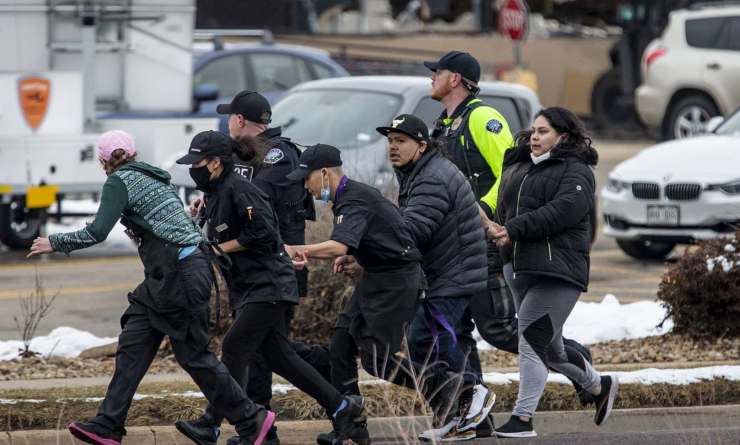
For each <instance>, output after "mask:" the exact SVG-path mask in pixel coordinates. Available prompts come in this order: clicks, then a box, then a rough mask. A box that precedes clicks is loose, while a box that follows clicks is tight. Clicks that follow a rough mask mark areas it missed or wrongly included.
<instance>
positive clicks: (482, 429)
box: [475, 414, 496, 437]
mask: <svg viewBox="0 0 740 445" xmlns="http://www.w3.org/2000/svg"><path fill="white" fill-rule="evenodd" d="M495 425H496V424H495V423H493V416H492V415H490V414H489V415H488V416H487V417H486V418H485V420H483V422H481V423H479V424H478V426H477V427H475V436H476V437H491V434H493V430H494V429H495V428H496V426H495Z"/></svg>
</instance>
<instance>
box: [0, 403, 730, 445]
mask: <svg viewBox="0 0 740 445" xmlns="http://www.w3.org/2000/svg"><path fill="white" fill-rule="evenodd" d="M495 417H496V422H497V424H501V423H502V422H504V421H505V420H506V418H507V414H503V413H500V414H496V415H495ZM739 424H740V406H736V405H729V406H706V407H691V408H668V409H637V410H615V411H614V412H613V413H612V417H611V418H610V419H609V422H607V424H606V425H604V426H602V427H596V426H595V425H594V424H593V413H592V412H591V411H566V412H543V413H538V414H537V418H536V419H535V426H536V428H537V431H538V433H539V434H540V436H539V437H537V438H533V439H497V438H485V439H483V438H481V439H476V440H473V441H468V442H455V443H468V444H475V445H492V444H506V445H571V444H576V445H580V444H583V445H586V444H588V445H591V444H605V445H633V444H650V445H720V444H721V445H725V444H726V445H737V444H738V443H740V427H738V425H739ZM278 425H279V427H278V431H279V434H280V440H281V442H282V443H283V444H284V445H307V444H312V443H315V442H314V438H315V437H316V435H317V434H319V433H321V432H325V431H327V429H328V428H330V424H329V422H328V421H325V420H324V421H298V422H291V421H287V422H286V421H280V419H278ZM368 427H369V429H370V434H371V436H372V438H373V443H374V444H378V445H379V444H385V445H390V444H393V445H397V444H411V443H419V442H417V441H416V440H415V438H416V434H417V433H418V432H419V431H421V430H423V429H425V428H427V427H428V418H423V417H412V418H409V417H405V418H370V419H368ZM127 431H128V434H127V436H126V442H127V443H136V444H139V445H182V444H184V443H190V442H188V441H187V440H185V438H184V437H183V436H182V435H180V434H179V433H178V432H177V431H175V429H174V428H173V427H172V426H171V425H170V426H153V427H129V428H127ZM232 434H233V428H232V427H230V426H228V425H224V426H223V428H222V433H221V438H220V440H219V445H223V444H225V443H226V439H227V438H228V437H229V436H231V435H232ZM10 437H11V438H12V442H9V441H8V440H7V437H6V435H3V436H0V444H3V443H9V444H10V443H33V444H34V445H55V444H56V445H58V444H59V443H67V440H68V434H67V433H66V431H59V432H58V433H57V432H56V431H26V432H14V433H12V435H10ZM155 437H156V440H155ZM403 437H407V438H408V440H401V438H403ZM4 440H5V442H3V441H4Z"/></svg>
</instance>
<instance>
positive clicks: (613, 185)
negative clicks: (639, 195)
mask: <svg viewBox="0 0 740 445" xmlns="http://www.w3.org/2000/svg"><path fill="white" fill-rule="evenodd" d="M629 187H630V183H629V182H624V181H620V180H618V179H614V178H609V180H608V181H607V182H606V189H607V190H609V191H610V192H614V193H619V192H621V191H622V190H627V189H628V188H629Z"/></svg>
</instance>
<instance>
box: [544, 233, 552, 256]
mask: <svg viewBox="0 0 740 445" xmlns="http://www.w3.org/2000/svg"><path fill="white" fill-rule="evenodd" d="M545 241H547V257H548V258H550V261H552V248H550V237H549V236H548V237H545Z"/></svg>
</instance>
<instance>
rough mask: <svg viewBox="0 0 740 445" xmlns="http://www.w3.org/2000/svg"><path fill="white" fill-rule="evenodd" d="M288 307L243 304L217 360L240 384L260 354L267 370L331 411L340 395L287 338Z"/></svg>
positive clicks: (289, 306)
mask: <svg viewBox="0 0 740 445" xmlns="http://www.w3.org/2000/svg"><path fill="white" fill-rule="evenodd" d="M292 307H293V304H291V303H288V302H277V303H247V304H245V305H244V306H243V307H242V308H241V309H240V310H239V313H238V315H237V317H236V320H235V321H234V324H233V325H232V326H231V329H229V332H227V333H226V336H225V337H224V343H223V350H222V356H221V361H223V363H224V365H226V367H227V368H228V369H229V372H230V373H231V375H232V376H233V377H234V379H235V380H236V381H237V382H238V383H239V384H240V385H243V384H244V383H245V382H246V381H247V373H248V368H247V366H248V365H249V364H250V363H252V362H253V361H254V360H255V359H256V358H257V357H258V356H259V355H262V357H264V359H265V362H266V363H267V365H268V367H269V368H270V370H271V371H274V372H275V373H277V374H278V375H280V376H281V377H283V378H285V379H286V380H287V381H289V382H290V383H292V384H293V385H295V386H296V387H297V388H298V389H300V390H301V391H303V392H305V393H306V394H308V395H309V396H311V397H312V398H314V399H316V401H317V402H318V403H319V404H320V405H321V406H322V407H323V408H324V409H325V410H326V411H327V413H328V414H332V413H334V412H335V411H336V410H337V408H338V407H339V405H340V404H341V402H342V395H341V394H340V393H339V391H337V390H336V389H335V388H334V387H333V386H332V385H331V384H330V383H329V382H327V381H326V380H325V379H324V378H323V377H322V376H321V374H319V373H318V372H317V371H316V369H314V368H313V367H312V366H311V365H309V364H308V363H306V362H305V361H304V360H303V359H301V357H299V356H298V354H297V353H296V352H295V349H294V348H293V346H292V345H291V342H290V341H289V340H288V337H287V316H288V313H289V312H290V310H291V309H292ZM208 410H209V412H210V413H211V414H212V415H214V417H215V418H216V419H219V418H221V417H222V416H220V415H215V414H216V412H215V411H214V410H213V407H211V406H210V405H209V408H208Z"/></svg>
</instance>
